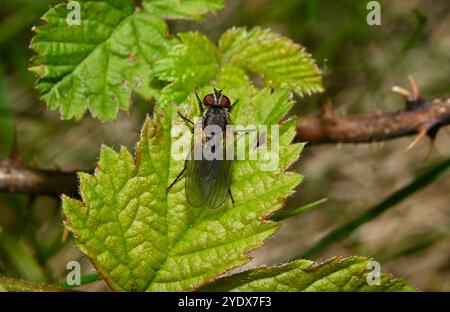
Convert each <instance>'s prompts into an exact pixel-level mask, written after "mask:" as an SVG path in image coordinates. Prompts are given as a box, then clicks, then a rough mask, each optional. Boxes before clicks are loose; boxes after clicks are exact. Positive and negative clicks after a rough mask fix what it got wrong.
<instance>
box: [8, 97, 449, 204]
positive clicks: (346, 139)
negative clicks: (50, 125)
mask: <svg viewBox="0 0 450 312" xmlns="http://www.w3.org/2000/svg"><path fill="white" fill-rule="evenodd" d="M413 89H414V88H413ZM401 92H402V94H403V93H404V94H405V96H407V101H406V104H407V105H406V109H405V110H403V111H398V112H393V113H384V114H383V113H377V114H375V115H372V116H334V115H333V114H332V113H331V108H330V107H329V106H328V108H327V109H326V110H325V113H324V114H322V115H320V116H316V117H299V118H298V120H297V136H296V140H297V141H303V142H304V141H307V142H309V144H321V143H363V142H374V141H385V140H391V139H395V138H399V137H403V136H409V135H414V134H417V136H416V139H415V140H414V141H413V144H412V145H414V144H415V143H416V142H418V141H419V140H420V139H422V138H423V137H424V136H425V135H428V136H429V137H431V138H432V139H433V138H434V137H435V135H436V134H437V132H438V130H439V129H440V128H441V127H442V126H445V125H448V124H450V96H447V97H442V98H438V99H435V100H433V101H425V100H423V99H422V97H420V95H418V94H408V93H407V92H408V91H406V90H404V89H402V90H401ZM0 192H10V193H26V194H46V195H52V196H60V195H61V194H66V195H69V196H73V197H79V194H78V179H77V175H76V173H75V172H61V171H52V170H42V169H37V168H31V167H28V166H26V165H24V164H23V163H22V162H21V161H20V159H19V158H18V157H17V153H15V154H14V153H13V155H12V157H11V158H10V159H9V160H5V161H3V162H0Z"/></svg>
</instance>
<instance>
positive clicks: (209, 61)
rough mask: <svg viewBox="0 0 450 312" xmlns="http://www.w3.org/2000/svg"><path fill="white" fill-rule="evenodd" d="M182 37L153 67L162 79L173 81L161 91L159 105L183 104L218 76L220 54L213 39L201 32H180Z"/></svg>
mask: <svg viewBox="0 0 450 312" xmlns="http://www.w3.org/2000/svg"><path fill="white" fill-rule="evenodd" d="M179 37H180V39H181V42H180V43H179V44H177V45H174V46H173V47H172V49H171V50H170V51H169V53H168V55H167V56H166V57H165V58H164V59H162V60H161V61H160V62H158V64H157V65H156V66H155V68H154V73H155V74H156V75H158V77H159V79H161V80H165V81H172V82H171V83H170V84H169V85H168V86H167V87H165V88H164V89H163V90H162V92H161V97H160V98H159V100H158V101H159V102H160V103H171V102H174V101H175V102H178V103H180V102H182V101H183V100H185V99H186V98H187V96H188V95H189V94H190V93H191V92H192V90H194V89H197V87H198V86H203V85H205V84H207V83H208V82H209V81H211V80H213V79H214V78H215V77H216V75H217V73H218V69H219V67H218V61H219V54H218V50H217V47H216V46H215V45H214V43H213V42H212V41H211V40H209V39H208V38H207V37H206V36H205V35H203V34H201V33H198V32H189V33H181V34H179Z"/></svg>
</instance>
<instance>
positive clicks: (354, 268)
mask: <svg viewBox="0 0 450 312" xmlns="http://www.w3.org/2000/svg"><path fill="white" fill-rule="evenodd" d="M369 262H370V259H367V258H364V257H348V258H341V257H335V258H332V259H330V260H328V261H326V262H322V263H317V262H312V261H309V260H297V261H294V262H290V263H287V264H283V265H278V266H271V267H267V266H263V267H259V268H256V269H252V270H249V271H245V272H242V273H238V274H234V275H231V276H227V277H223V278H220V279H218V280H216V281H214V282H212V283H210V284H209V285H206V286H205V287H203V288H200V289H199V290H201V291H236V292H237V291H239V292H253V291H291V292H292V291H296V292H297V291H347V292H348V291H352V292H355V291H415V289H414V288H413V287H411V286H409V285H407V284H406V283H405V282H404V281H403V280H401V279H398V278H393V277H392V276H390V275H388V274H381V275H380V283H379V285H376V284H373V285H369V284H368V282H367V277H368V276H367V274H368V273H369V272H370V269H371V268H370V265H369ZM369 278H370V277H369Z"/></svg>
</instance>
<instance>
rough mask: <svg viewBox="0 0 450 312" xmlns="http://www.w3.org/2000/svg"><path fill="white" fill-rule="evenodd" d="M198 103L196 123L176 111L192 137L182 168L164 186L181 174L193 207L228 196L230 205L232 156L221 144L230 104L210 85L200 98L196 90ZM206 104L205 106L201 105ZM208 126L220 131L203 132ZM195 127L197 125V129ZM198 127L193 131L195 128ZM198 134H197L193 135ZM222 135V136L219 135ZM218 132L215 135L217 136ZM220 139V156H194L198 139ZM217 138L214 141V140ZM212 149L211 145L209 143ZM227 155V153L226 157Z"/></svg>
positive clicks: (220, 201)
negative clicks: (206, 93) (210, 92)
mask: <svg viewBox="0 0 450 312" xmlns="http://www.w3.org/2000/svg"><path fill="white" fill-rule="evenodd" d="M195 95H196V97H197V102H198V106H199V109H200V112H201V114H202V118H201V120H200V122H199V124H197V125H195V124H194V122H192V121H191V120H190V119H188V118H187V117H186V116H183V115H182V114H181V113H179V112H178V115H179V116H180V117H181V118H182V119H183V120H184V121H185V122H186V124H188V126H189V127H190V128H192V130H193V141H192V144H191V154H190V155H191V157H190V159H188V160H186V162H185V165H184V168H183V170H182V171H181V172H180V174H178V176H177V178H176V179H175V180H174V181H173V182H172V183H171V184H170V186H169V187H168V188H167V190H170V189H171V188H172V186H174V185H175V183H177V182H178V181H179V180H181V178H182V177H183V176H185V179H186V181H185V193H186V198H187V200H188V202H189V203H190V204H191V205H192V206H194V207H209V208H218V207H220V206H221V205H222V204H223V203H224V202H225V200H226V199H227V197H228V196H229V197H230V200H231V203H232V204H233V205H234V199H233V195H232V194H231V190H230V185H231V168H232V160H231V159H227V157H225V148H226V146H227V142H226V141H227V139H226V135H225V134H226V128H227V125H229V124H230V122H231V120H230V112H231V110H232V108H233V107H234V105H235V104H236V103H237V101H236V102H234V104H233V105H231V102H230V99H229V98H228V97H227V96H225V95H223V94H222V90H217V89H214V93H212V94H208V95H206V96H205V97H204V98H203V101H201V100H200V97H199V96H198V94H197V92H195ZM203 106H206V109H205V108H204V107H203ZM208 126H215V127H216V129H220V130H221V132H219V131H218V133H214V134H213V135H210V134H206V135H205V129H206V128H207V127H208ZM197 127H201V128H200V129H199V128H197ZM196 128H197V129H198V130H200V131H196V130H195V129H196ZM198 135H200V136H201V138H199V137H197V139H196V136H198ZM220 135H222V137H220ZM217 136H219V137H217ZM217 139H219V141H220V142H221V146H219V147H221V152H220V153H222V156H223V157H221V159H216V158H213V159H205V158H204V157H200V159H197V158H196V157H194V154H195V150H196V148H198V145H196V144H199V143H198V142H200V144H201V143H203V144H207V143H208V142H210V143H211V142H212V141H211V140H215V141H216V140H217ZM216 142H217V141H216ZM212 149H213V152H214V146H213V148H212ZM228 158H229V157H228Z"/></svg>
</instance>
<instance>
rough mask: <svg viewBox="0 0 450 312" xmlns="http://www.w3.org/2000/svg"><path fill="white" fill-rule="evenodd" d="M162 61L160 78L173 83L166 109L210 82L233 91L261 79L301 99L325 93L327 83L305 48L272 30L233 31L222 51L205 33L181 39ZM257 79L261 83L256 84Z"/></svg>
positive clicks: (166, 96)
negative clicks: (324, 84)
mask: <svg viewBox="0 0 450 312" xmlns="http://www.w3.org/2000/svg"><path fill="white" fill-rule="evenodd" d="M180 37H181V42H180V43H179V44H177V45H174V46H172V48H171V49H170V51H169V54H168V55H167V57H166V58H164V59H162V60H160V61H159V62H158V64H157V66H156V69H155V72H154V74H155V75H157V76H158V77H159V78H160V79H161V80H166V81H169V82H170V84H169V85H168V86H166V87H165V88H164V89H163V90H162V97H161V98H160V99H159V103H160V104H161V105H166V104H168V103H170V102H173V101H175V102H178V103H181V102H183V101H185V100H186V98H187V96H188V95H189V94H190V92H192V90H193V89H200V88H202V87H204V86H205V85H208V84H209V83H213V84H214V85H216V86H217V87H219V88H221V89H223V88H233V87H239V86H240V85H242V84H246V83H247V82H249V81H251V80H252V79H253V80H254V79H255V74H256V75H257V76H260V77H261V78H262V79H263V82H264V85H265V86H269V87H274V88H277V89H280V88H285V89H291V90H293V91H295V92H296V93H297V94H299V95H304V94H312V93H315V92H321V91H322V90H323V89H322V78H321V76H320V71H319V68H318V67H317V65H316V64H315V61H314V59H313V58H312V57H311V55H309V54H308V53H307V52H306V51H305V49H304V48H303V47H302V46H300V45H298V44H295V43H294V42H292V41H291V40H289V39H287V38H284V37H282V36H280V35H278V34H276V33H273V32H271V31H270V30H267V29H260V28H255V29H253V30H251V31H247V30H245V29H243V28H233V29H231V30H229V31H227V32H226V33H224V34H223V36H222V38H221V39H220V41H219V47H216V46H215V45H214V43H213V42H212V41H211V40H209V39H208V38H207V37H205V36H204V35H202V34H200V33H196V32H195V33H187V34H180ZM256 80H257V79H256Z"/></svg>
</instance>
